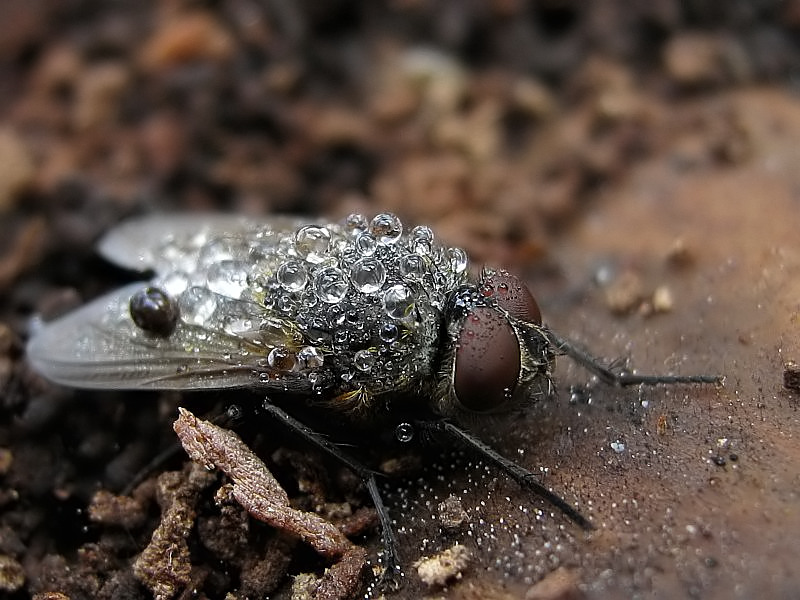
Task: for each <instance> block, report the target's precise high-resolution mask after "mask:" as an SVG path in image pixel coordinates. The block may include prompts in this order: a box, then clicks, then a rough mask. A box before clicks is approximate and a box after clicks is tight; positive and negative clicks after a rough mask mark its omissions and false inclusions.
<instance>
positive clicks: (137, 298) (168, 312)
mask: <svg viewBox="0 0 800 600" xmlns="http://www.w3.org/2000/svg"><path fill="white" fill-rule="evenodd" d="M128 309H129V310H130V313H131V319H133V322H134V323H136V326H137V327H138V328H139V329H141V330H142V331H146V332H147V333H152V334H153V335H156V336H158V337H168V336H169V335H170V334H171V333H172V332H173V331H175V325H176V324H177V323H178V316H179V313H180V311H179V310H178V303H177V302H175V300H174V299H173V298H171V297H170V296H169V295H167V293H166V292H164V291H163V290H160V289H158V288H154V287H148V288H144V289H143V290H139V291H138V292H136V293H135V294H134V295H133V296H131V300H130V302H129V305H128Z"/></svg>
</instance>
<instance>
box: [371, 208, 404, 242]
mask: <svg viewBox="0 0 800 600" xmlns="http://www.w3.org/2000/svg"><path fill="white" fill-rule="evenodd" d="M369 230H370V233H372V235H374V236H375V239H376V240H377V241H378V243H379V244H381V245H383V246H389V245H391V244H394V243H395V242H396V241H397V240H399V239H400V236H401V235H403V223H402V222H401V221H400V219H399V218H397V216H396V215H393V214H392V213H380V214H379V215H375V218H374V219H372V222H371V223H370V224H369Z"/></svg>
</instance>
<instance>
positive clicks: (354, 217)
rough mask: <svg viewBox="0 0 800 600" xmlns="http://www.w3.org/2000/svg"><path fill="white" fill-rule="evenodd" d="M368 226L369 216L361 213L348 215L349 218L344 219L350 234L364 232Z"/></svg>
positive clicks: (345, 226)
mask: <svg viewBox="0 0 800 600" xmlns="http://www.w3.org/2000/svg"><path fill="white" fill-rule="evenodd" d="M368 227H369V222H368V221H367V218H366V217H365V216H364V215H361V214H359V213H352V214H350V215H347V218H346V219H345V220H344V228H345V230H346V231H348V232H349V233H350V235H354V236H355V235H358V234H360V233H364V232H365V231H366V230H367V228H368Z"/></svg>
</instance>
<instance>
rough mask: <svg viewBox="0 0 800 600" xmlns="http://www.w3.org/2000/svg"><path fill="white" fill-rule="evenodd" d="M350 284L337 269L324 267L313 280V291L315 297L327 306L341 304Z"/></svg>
mask: <svg viewBox="0 0 800 600" xmlns="http://www.w3.org/2000/svg"><path fill="white" fill-rule="evenodd" d="M349 287H350V284H349V283H348V282H347V279H345V277H344V273H343V272H342V270H341V269H339V268H338V267H326V268H324V269H322V270H321V271H319V272H318V273H317V275H316V277H315V278H314V291H315V292H316V294H317V297H318V298H319V299H320V300H322V301H323V302H326V303H328V304H336V303H337V302H341V301H342V299H343V298H344V297H345V296H346V295H347V290H348V288H349Z"/></svg>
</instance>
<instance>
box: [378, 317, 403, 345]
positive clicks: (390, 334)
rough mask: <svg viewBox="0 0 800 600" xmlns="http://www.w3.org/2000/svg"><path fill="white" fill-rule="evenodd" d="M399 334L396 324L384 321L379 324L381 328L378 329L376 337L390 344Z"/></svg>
mask: <svg viewBox="0 0 800 600" xmlns="http://www.w3.org/2000/svg"><path fill="white" fill-rule="evenodd" d="M399 335H400V330H399V329H398V328H397V325H395V324H394V323H392V322H391V321H385V322H384V323H382V324H381V328H380V330H379V331H378V337H380V338H381V340H383V341H384V342H386V343H387V344H391V343H392V342H394V341H395V340H397V338H398V336H399Z"/></svg>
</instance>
